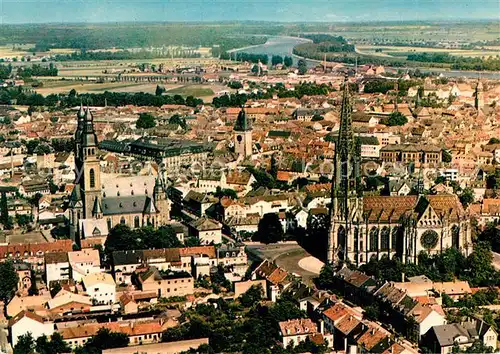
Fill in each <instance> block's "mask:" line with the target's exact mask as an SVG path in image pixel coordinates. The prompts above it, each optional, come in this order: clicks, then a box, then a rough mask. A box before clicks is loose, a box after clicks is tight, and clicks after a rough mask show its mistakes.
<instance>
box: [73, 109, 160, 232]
mask: <svg viewBox="0 0 500 354" xmlns="http://www.w3.org/2000/svg"><path fill="white" fill-rule="evenodd" d="M77 119H78V125H77V129H76V132H75V149H74V154H75V175H76V178H75V186H74V188H73V191H72V193H71V196H70V203H69V226H70V236H71V239H72V240H73V241H75V242H79V240H81V239H86V238H99V239H100V240H101V242H104V240H105V239H106V236H107V235H108V232H109V230H110V229H111V228H113V227H114V226H115V225H117V224H124V225H128V226H130V227H131V228H139V227H142V226H147V225H149V226H153V227H159V226H161V225H164V224H166V223H167V222H168V221H169V220H170V204H169V200H168V199H167V194H166V190H165V184H164V181H163V178H162V177H161V174H160V173H159V174H158V177H156V178H155V177H154V176H152V175H150V176H131V177H122V176H117V175H106V174H103V173H101V164H100V160H99V158H98V156H97V150H98V141H97V135H96V133H95V130H94V119H93V116H92V113H91V112H90V110H89V109H88V108H87V109H85V110H84V109H83V107H80V110H79V111H78V113H77Z"/></svg>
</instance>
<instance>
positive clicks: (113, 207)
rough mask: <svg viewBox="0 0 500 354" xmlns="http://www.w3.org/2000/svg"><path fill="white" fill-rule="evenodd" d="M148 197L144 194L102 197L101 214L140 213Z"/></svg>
mask: <svg viewBox="0 0 500 354" xmlns="http://www.w3.org/2000/svg"><path fill="white" fill-rule="evenodd" d="M150 199H151V198H150V197H149V196H144V195H132V196H124V197H106V198H102V210H103V215H113V214H139V213H142V212H143V211H144V210H145V207H146V205H147V204H148V202H149V200H150Z"/></svg>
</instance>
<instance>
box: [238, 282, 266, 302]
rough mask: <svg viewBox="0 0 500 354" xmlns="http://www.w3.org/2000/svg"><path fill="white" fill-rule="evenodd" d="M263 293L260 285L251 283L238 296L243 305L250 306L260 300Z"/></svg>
mask: <svg viewBox="0 0 500 354" xmlns="http://www.w3.org/2000/svg"><path fill="white" fill-rule="evenodd" d="M263 294H264V291H263V289H262V286H261V285H260V284H259V285H253V286H251V287H250V289H248V290H247V291H245V293H243V294H241V296H240V302H241V304H242V305H243V306H245V307H252V306H253V305H255V304H256V303H258V302H259V301H261V300H262V295H263Z"/></svg>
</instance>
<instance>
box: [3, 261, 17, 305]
mask: <svg viewBox="0 0 500 354" xmlns="http://www.w3.org/2000/svg"><path fill="white" fill-rule="evenodd" d="M0 279H2V281H1V282H0V299H2V300H3V302H4V303H6V304H7V303H8V302H9V300H10V299H11V297H12V295H13V294H14V292H15V291H16V289H17V283H18V282H19V276H18V275H17V272H16V269H15V268H14V265H13V264H12V262H11V261H6V262H3V263H0Z"/></svg>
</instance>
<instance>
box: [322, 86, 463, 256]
mask: <svg viewBox="0 0 500 354" xmlns="http://www.w3.org/2000/svg"><path fill="white" fill-rule="evenodd" d="M329 221H330V224H329V230H328V246H327V255H326V259H327V261H328V262H329V263H330V264H340V263H342V262H344V261H349V262H350V263H352V264H354V265H361V264H363V263H366V262H369V261H370V259H380V258H382V257H383V256H387V257H389V258H391V259H392V258H393V257H398V258H399V259H400V260H401V261H403V262H405V263H416V262H417V261H418V255H419V254H420V252H422V251H424V252H427V253H428V254H437V253H440V252H442V251H444V250H446V249H447V248H450V247H454V248H456V249H458V250H460V252H462V253H463V254H465V255H468V254H469V253H471V252H472V240H471V223H470V218H469V217H468V215H467V214H466V212H465V211H464V209H463V207H462V204H461V203H460V200H459V199H458V197H457V196H456V195H449V194H446V195H444V194H443V195H426V194H424V193H423V191H422V190H420V191H419V193H418V194H416V195H407V196H372V195H370V196H368V195H363V185H362V173H361V147H360V145H359V142H358V140H357V139H356V138H355V136H354V132H353V129H352V103H351V96H350V92H349V85H348V80H347V78H346V79H345V81H344V85H343V93H342V105H341V114H340V129H339V134H338V139H337V141H336V143H335V155H334V174H333V179H332V189H331V204H330V209H329Z"/></svg>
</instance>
